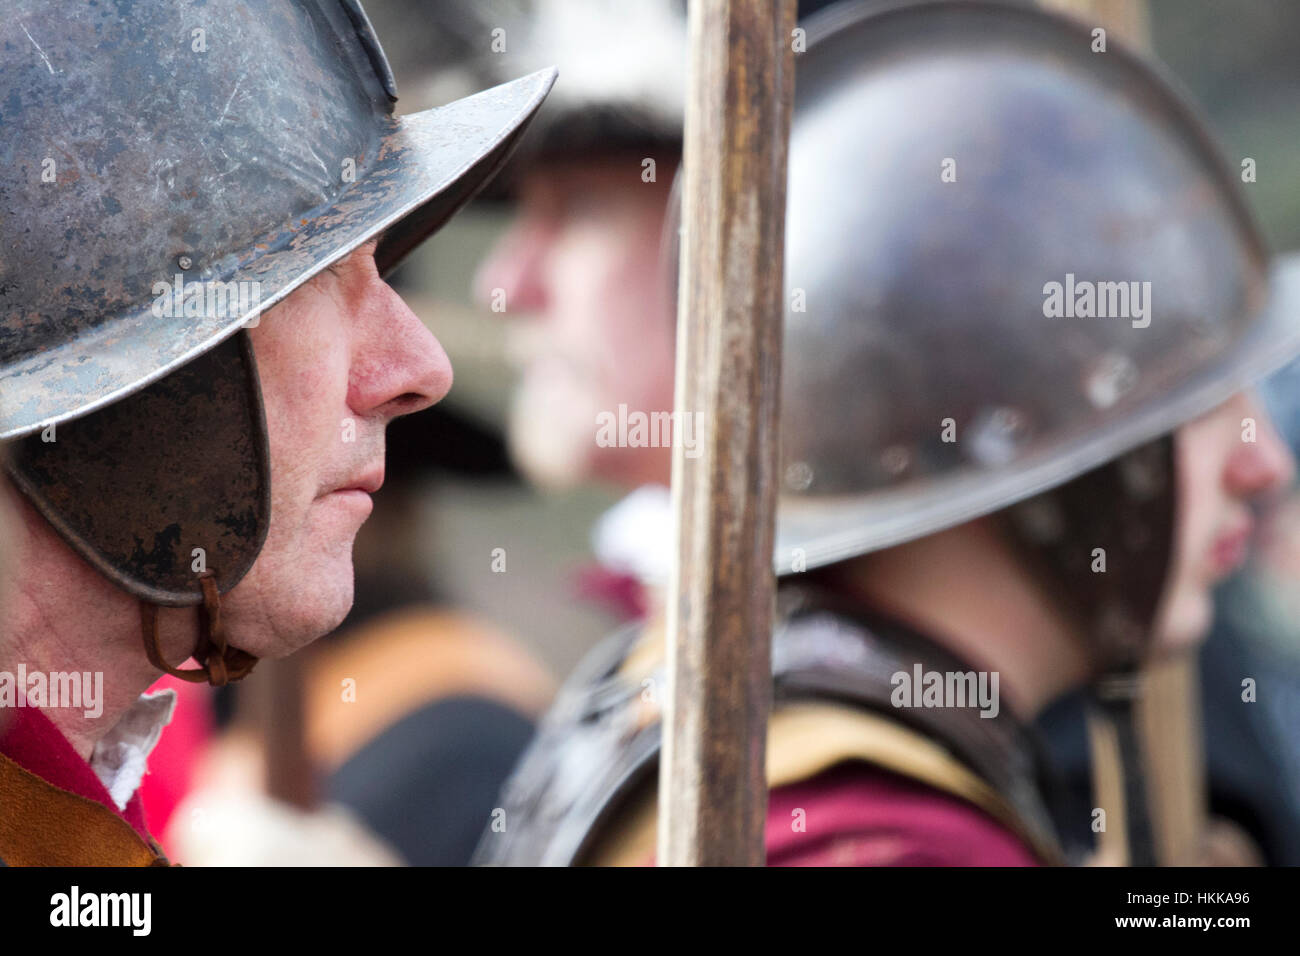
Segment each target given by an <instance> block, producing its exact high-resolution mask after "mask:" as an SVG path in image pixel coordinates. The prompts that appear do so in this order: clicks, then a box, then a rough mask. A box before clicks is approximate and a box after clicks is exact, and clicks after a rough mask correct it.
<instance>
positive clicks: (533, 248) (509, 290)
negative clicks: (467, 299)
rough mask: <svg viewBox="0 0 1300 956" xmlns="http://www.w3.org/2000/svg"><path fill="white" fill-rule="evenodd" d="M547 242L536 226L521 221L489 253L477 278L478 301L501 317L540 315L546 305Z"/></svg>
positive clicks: (475, 282) (475, 293)
mask: <svg viewBox="0 0 1300 956" xmlns="http://www.w3.org/2000/svg"><path fill="white" fill-rule="evenodd" d="M546 245H547V242H546V238H545V236H544V235H543V231H542V230H541V229H540V228H538V227H537V226H535V225H529V224H528V223H526V222H523V221H517V222H516V223H515V224H514V225H512V226H511V227H510V229H509V230H508V231H507V232H506V234H505V235H504V236H502V237H501V238H500V240H498V241H497V244H496V245H495V246H494V247H493V249H492V251H491V252H490V253H488V256H487V258H486V259H484V260H483V263H482V265H480V266H479V268H478V271H477V273H476V274H475V276H474V299H475V301H476V302H478V303H479V305H480V306H482V307H483V308H485V309H488V310H489V311H491V312H495V313H499V314H501V315H505V316H509V315H521V314H524V313H528V312H538V311H540V310H541V309H542V308H543V307H544V306H545V305H546V286H545V283H544V282H543V281H542V264H543V260H544V258H545V254H546Z"/></svg>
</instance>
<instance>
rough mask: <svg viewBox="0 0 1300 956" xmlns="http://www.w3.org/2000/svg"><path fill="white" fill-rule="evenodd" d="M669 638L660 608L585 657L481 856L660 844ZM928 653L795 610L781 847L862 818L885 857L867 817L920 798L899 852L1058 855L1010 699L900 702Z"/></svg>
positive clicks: (786, 652) (628, 855)
mask: <svg viewBox="0 0 1300 956" xmlns="http://www.w3.org/2000/svg"><path fill="white" fill-rule="evenodd" d="M902 640H903V644H906V643H907V641H906V639H905V638H904V639H902ZM662 651H663V635H662V628H661V627H660V626H657V625H656V624H654V623H651V624H650V625H647V626H646V627H645V628H644V629H639V628H629V629H625V630H624V631H622V632H620V633H619V634H616V635H615V636H614V637H612V638H610V639H608V640H607V641H606V642H605V643H604V644H602V645H600V646H599V647H598V648H597V649H596V650H595V651H593V652H592V654H591V655H589V656H588V658H587V659H585V660H584V662H583V663H582V665H580V667H579V668H578V669H577V670H576V671H575V673H574V675H573V676H572V677H571V678H570V679H569V681H568V682H567V683H566V685H565V687H564V688H563V689H562V690H561V693H560V695H559V697H557V700H556V703H555V706H554V707H553V708H552V710H551V712H550V713H549V714H548V715H547V718H546V719H545V720H544V722H543V724H542V727H541V728H540V730H539V733H538V737H537V739H536V741H535V743H534V745H533V746H532V747H531V748H530V751H529V753H528V754H527V755H526V756H525V758H524V760H523V761H522V762H521V764H520V766H519V769H518V770H517V772H516V774H515V775H514V776H513V777H512V779H511V781H510V782H509V783H508V784H507V787H506V789H505V791H504V793H503V805H502V807H501V812H500V813H499V814H498V815H497V816H496V817H495V818H494V825H493V826H492V827H491V828H490V829H489V831H488V832H487V833H485V835H484V837H483V840H482V841H481V843H480V846H479V852H478V855H477V857H476V860H477V862H481V863H507V864H521V865H527V864H567V863H573V862H592V863H597V864H601V863H604V864H617V863H623V864H636V863H642V862H648V861H649V860H650V859H651V858H652V856H653V852H654V837H653V833H654V821H655V818H656V816H657V808H656V804H655V797H656V795H657V794H656V789H657V787H656V784H655V778H656V776H657V774H656V768H657V761H658V751H659V742H660V737H659V735H660V727H659V717H660V711H659V703H660V697H661V696H662V690H663V688H664V687H665V686H666V684H665V681H664V675H663V653H662ZM916 653H918V649H917V647H916V645H915V644H912V645H910V646H902V644H900V643H899V641H897V640H895V639H894V637H893V636H892V635H883V634H877V633H874V632H873V633H870V634H868V633H866V632H864V631H863V630H862V629H860V628H858V627H856V626H854V623H853V622H852V621H851V620H849V619H848V618H845V617H843V616H841V615H838V614H835V613H826V614H823V613H821V612H820V610H819V611H817V613H815V614H813V615H812V616H808V615H806V614H805V615H800V616H798V617H794V616H786V615H784V614H783V617H782V621H781V624H780V626H778V628H777V631H776V635H775V637H774V645H773V667H774V678H775V681H776V706H775V707H774V710H773V714H772V719H771V722H770V724H769V732H768V782H769V786H770V787H771V788H772V789H771V798H770V799H771V804H770V805H771V806H772V807H773V808H776V809H777V810H779V811H780V816H779V818H778V817H769V831H768V837H769V850H770V851H771V853H772V854H773V857H772V862H774V863H776V862H780V860H781V858H782V854H786V853H788V854H790V855H791V859H793V860H797V859H798V858H799V855H800V854H801V853H805V852H809V850H808V848H810V847H813V846H814V844H816V842H817V841H818V840H822V839H826V838H828V837H830V836H832V835H835V836H843V837H849V836H852V835H853V834H855V833H856V834H857V837H856V843H855V844H854V845H856V846H858V847H859V848H861V849H862V850H863V855H862V857H861V858H862V859H863V860H866V859H875V860H877V861H879V860H883V859H886V858H887V856H888V855H887V854H886V853H884V852H883V851H882V850H881V849H880V848H879V847H877V848H876V849H875V850H870V851H868V848H867V846H866V844H867V843H868V842H870V841H867V840H866V839H865V838H864V837H863V835H862V831H863V828H864V821H874V822H872V824H871V825H872V827H873V828H874V829H875V831H876V832H883V831H881V830H880V828H879V823H880V822H881V821H882V820H884V819H885V816H884V814H885V811H887V810H890V809H891V808H894V809H898V808H910V811H909V812H900V813H895V814H894V816H893V817H892V818H890V819H892V821H893V824H894V825H896V826H895V829H896V834H895V836H896V839H895V840H894V843H893V845H894V846H895V847H896V848H900V847H906V848H908V849H907V850H906V852H905V853H903V854H902V855H901V856H900V857H899V859H900V860H908V859H911V860H916V859H917V858H918V857H917V854H918V853H920V854H925V853H929V854H930V856H931V857H932V858H933V859H935V861H936V862H939V861H950V862H959V861H960V860H961V859H962V858H967V857H968V858H970V859H979V860H981V861H983V862H985V863H989V864H995V865H998V864H1001V863H1002V862H1003V860H1005V861H1006V862H1007V863H1011V862H1034V861H1035V860H1038V861H1042V862H1059V861H1060V855H1059V851H1058V850H1057V847H1056V844H1055V838H1054V834H1053V833H1052V832H1051V829H1050V823H1046V822H1045V820H1046V813H1045V811H1044V810H1043V808H1042V807H1041V805H1040V802H1039V801H1038V800H1037V799H1036V793H1035V786H1034V781H1033V779H1032V775H1031V773H1030V770H1031V769H1032V768H1031V767H1030V766H1029V764H1031V763H1032V758H1031V757H1030V756H1029V755H1027V754H1026V753H1025V752H1024V748H1023V747H1022V746H1021V742H1020V738H1019V730H1020V728H1018V726H1017V725H1015V724H1014V722H1013V721H1012V720H1011V719H1010V717H1009V715H1006V714H1005V713H1004V715H1003V716H1002V717H1001V718H1000V719H995V720H984V719H980V718H978V717H975V719H974V720H970V719H964V718H960V717H959V718H957V719H956V720H954V719H953V718H952V716H951V715H938V714H932V715H930V717H931V719H929V722H928V723H924V722H923V723H921V724H919V725H918V724H916V723H912V724H908V723H904V722H903V721H902V720H900V719H899V716H898V714H897V713H896V712H890V707H889V705H888V698H889V690H890V688H889V681H888V674H889V673H892V671H893V669H895V665H897V664H898V663H899V662H900V661H902V660H905V659H906V660H911V659H914V658H915V655H916ZM926 653H928V650H927V652H926ZM940 663H942V662H940ZM873 675H874V676H873ZM882 702H883V703H882ZM972 716H973V715H972ZM993 725H997V727H996V728H995V727H994V726H993ZM841 765H842V767H843V769H841ZM999 768H1001V769H999ZM791 787H794V788H796V789H795V790H793V791H791V790H789V789H788V788H791ZM800 788H802V789H800ZM846 788H847V789H846ZM787 792H795V793H798V794H800V796H801V799H805V800H812V802H813V807H814V808H815V809H816V810H817V816H818V819H819V820H820V821H821V822H820V824H817V825H816V826H815V827H814V828H813V829H812V831H811V835H807V834H809V833H810V831H809V829H808V820H807V818H806V817H805V818H804V819H803V821H802V824H803V826H804V829H803V830H802V831H801V830H799V829H797V827H798V826H799V825H800V821H799V820H797V819H793V818H792V817H790V816H789V811H792V810H794V809H798V807H797V806H791V807H786V805H785V804H784V803H783V802H782V801H783V800H784V795H785V793H787ZM845 794H851V795H852V797H853V801H852V802H854V803H855V808H854V809H853V811H852V812H851V813H844V812H840V808H841V806H842V804H843V803H844V802H845V800H844V795H845ZM827 808H830V809H827ZM803 809H804V810H808V809H809V808H808V807H803ZM814 822H816V821H814ZM792 823H793V824H794V826H795V827H796V829H791V827H792ZM787 835H789V836H790V840H786V837H787ZM955 839H956V840H957V841H958V842H959V843H960V848H959V849H956V850H954V849H953V841H954V840H955ZM791 841H793V842H791ZM796 847H802V848H804V849H802V850H800V849H795V848H796ZM926 847H928V849H926ZM1017 848H1018V851H1019V852H1016V850H1017ZM986 851H987V853H986ZM811 852H813V853H814V854H815V853H816V852H819V851H816V850H813V851H811ZM990 854H991V855H990Z"/></svg>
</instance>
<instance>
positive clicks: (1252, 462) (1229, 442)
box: [1157, 392, 1295, 650]
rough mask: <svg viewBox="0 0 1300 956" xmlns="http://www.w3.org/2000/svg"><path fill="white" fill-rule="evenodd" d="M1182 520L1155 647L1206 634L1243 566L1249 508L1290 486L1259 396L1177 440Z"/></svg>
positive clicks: (1240, 400)
mask: <svg viewBox="0 0 1300 956" xmlns="http://www.w3.org/2000/svg"><path fill="white" fill-rule="evenodd" d="M1175 454H1176V456H1177V469H1178V486H1179V492H1178V493H1179V502H1178V523H1177V531H1176V534H1175V540H1174V560H1173V565H1172V568H1171V570H1170V575H1169V583H1168V585H1167V588H1166V592H1165V599H1164V604H1163V605H1162V608H1161V612H1160V620H1159V621H1158V623H1157V647H1158V649H1160V650H1171V649H1175V648H1181V647H1186V646H1189V645H1191V644H1194V643H1196V642H1197V641H1199V640H1200V639H1202V638H1203V637H1204V636H1205V633H1206V632H1207V630H1208V629H1209V626H1210V623H1211V617H1212V614H1213V610H1214V605H1213V600H1212V591H1213V588H1214V587H1215V585H1217V584H1218V583H1219V582H1220V581H1222V580H1223V579H1224V578H1225V577H1227V576H1228V575H1229V574H1231V573H1232V572H1233V571H1234V570H1236V569H1237V568H1238V567H1240V565H1241V563H1242V561H1243V560H1244V558H1245V557H1246V554H1247V550H1248V548H1249V546H1250V542H1251V536H1252V532H1253V530H1254V519H1253V516H1252V509H1251V503H1252V501H1254V500H1255V499H1258V498H1260V497H1261V496H1265V495H1270V494H1275V493H1277V492H1279V491H1281V490H1283V489H1284V488H1285V487H1286V486H1287V485H1288V484H1290V482H1291V480H1292V478H1293V477H1294V471H1295V463H1294V461H1293V460H1292V458H1291V453H1290V451H1289V450H1288V449H1287V447H1286V445H1285V444H1283V442H1282V440H1281V438H1279V437H1278V435H1277V432H1276V431H1275V430H1274V428H1273V425H1272V422H1271V421H1270V420H1269V417H1268V415H1267V413H1266V412H1265V411H1264V408H1263V406H1262V405H1260V404H1259V403H1258V402H1257V401H1256V400H1255V398H1254V397H1253V396H1252V395H1251V394H1250V393H1247V392H1239V393H1237V394H1236V395H1235V396H1233V397H1232V398H1231V399H1229V400H1228V401H1227V402H1224V403H1223V404H1222V405H1220V406H1218V407H1217V408H1215V409H1213V410H1212V411H1210V412H1208V413H1206V414H1205V415H1202V416H1201V417H1200V418H1197V419H1195V420H1193V421H1191V422H1188V423H1187V424H1186V425H1184V426H1183V427H1182V428H1180V429H1179V430H1178V431H1177V433H1176V436H1175Z"/></svg>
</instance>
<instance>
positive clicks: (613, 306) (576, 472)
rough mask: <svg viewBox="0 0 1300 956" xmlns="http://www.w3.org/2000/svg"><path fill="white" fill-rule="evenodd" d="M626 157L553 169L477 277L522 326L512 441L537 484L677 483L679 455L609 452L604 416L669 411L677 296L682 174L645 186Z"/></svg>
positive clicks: (546, 169) (531, 187)
mask: <svg viewBox="0 0 1300 956" xmlns="http://www.w3.org/2000/svg"><path fill="white" fill-rule="evenodd" d="M644 170H645V167H644V166H643V158H642V157H638V156H634V155H628V156H617V157H608V158H603V159H591V160H584V161H581V162H573V163H564V164H550V165H543V166H541V167H540V168H538V169H535V170H532V171H530V172H529V173H528V174H527V176H526V178H525V179H524V180H523V182H522V184H521V188H520V196H519V206H518V210H517V213H516V217H515V219H514V221H513V223H512V224H511V226H510V228H509V229H508V230H507V231H506V233H505V235H504V236H503V237H502V238H501V240H500V241H499V242H498V243H497V246H496V248H495V249H494V250H493V251H492V253H491V254H490V255H489V257H488V258H487V259H486V260H485V261H484V263H483V265H482V266H481V267H480V269H479V273H478V275H477V277H476V279H475V292H476V295H477V297H478V299H479V300H480V301H481V302H483V303H484V304H486V305H489V306H492V305H493V304H494V303H495V304H496V305H497V311H501V310H502V309H504V314H505V315H506V316H509V317H511V318H514V319H517V320H520V321H516V322H514V323H513V324H512V326H511V334H510V352H511V358H512V361H513V362H514V363H515V364H516V365H517V366H518V368H519V371H520V381H519V387H518V389H517V391H516V393H515V396H514V402H513V410H512V414H511V421H510V443H511V448H512V452H513V453H514V456H515V459H516V461H517V463H518V464H519V465H520V467H521V468H522V469H523V470H524V471H525V472H526V473H527V474H528V475H529V477H530V478H531V479H533V480H534V481H536V482H538V483H540V484H543V485H547V486H552V487H563V486H567V485H572V484H575V483H577V482H580V481H583V480H586V479H591V478H596V479H601V480H605V481H610V482H614V483H617V484H622V485H627V486H629V487H631V486H636V485H640V484H644V483H647V482H660V483H664V484H666V483H667V481H668V473H669V467H670V464H669V463H670V460H671V452H670V450H669V449H668V448H628V447H601V446H600V445H599V444H598V443H597V441H596V436H597V430H598V429H597V416H599V415H600V414H601V413H612V414H613V415H615V416H617V415H618V414H619V406H620V405H625V406H627V411H628V412H642V413H644V414H646V415H650V414H653V413H655V412H666V411H671V410H672V407H673V362H674V344H673V343H674V331H673V314H674V312H673V302H672V299H673V291H672V289H671V288H670V280H669V277H668V276H667V275H666V274H665V271H664V268H663V264H662V262H661V243H662V233H663V226H664V217H665V212H666V209H667V202H668V195H669V192H670V189H671V185H672V180H673V175H674V173H675V168H670V167H669V165H668V163H666V162H663V161H660V162H659V165H658V167H657V168H656V169H655V181H654V182H645V181H644V178H643V174H644Z"/></svg>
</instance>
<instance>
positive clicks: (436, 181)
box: [0, 0, 554, 606]
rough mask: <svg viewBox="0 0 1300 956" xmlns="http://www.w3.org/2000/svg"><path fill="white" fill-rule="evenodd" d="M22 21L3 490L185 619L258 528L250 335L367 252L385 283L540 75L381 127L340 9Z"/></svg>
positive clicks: (370, 80) (478, 179)
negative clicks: (277, 307) (198, 563)
mask: <svg viewBox="0 0 1300 956" xmlns="http://www.w3.org/2000/svg"><path fill="white" fill-rule="evenodd" d="M16 4H17V6H16V9H10V11H9V16H8V17H7V18H6V25H5V26H4V27H0V33H3V42H2V43H0V168H2V169H3V170H4V172H3V173H2V174H0V234H2V235H3V236H4V249H3V256H0V300H2V301H3V303H4V308H3V315H0V440H11V441H13V444H12V447H11V448H10V459H9V461H8V469H9V471H10V474H11V476H12V478H13V480H14V482H15V484H16V485H17V486H18V487H19V488H20V489H21V490H22V491H23V493H24V494H25V495H26V496H27V497H28V498H29V499H30V500H31V502H32V504H33V505H34V506H35V507H36V508H37V509H38V510H39V511H40V512H41V513H42V514H43V515H44V516H45V517H46V518H47V519H48V520H49V521H50V523H51V524H52V525H53V526H54V527H55V528H56V529H57V530H58V531H59V533H60V534H62V535H63V537H64V538H66V539H67V541H68V542H69V543H70V544H71V546H72V547H74V548H75V549H76V550H77V551H78V552H79V553H80V554H81V555H82V556H83V557H84V558H85V559H86V560H87V561H89V562H90V563H91V564H92V565H93V566H94V567H96V568H97V569H98V570H99V571H101V572H102V573H104V574H105V575H107V576H108V577H109V578H110V579H112V580H113V581H114V582H115V583H116V584H118V585H119V586H121V587H123V588H125V589H126V590H128V591H130V592H131V593H133V594H135V595H137V596H139V597H140V598H142V599H143V600H144V601H146V602H152V603H154V604H162V605H176V606H182V605H193V604H197V603H199V602H200V601H205V595H204V588H205V587H207V588H211V587H212V585H213V584H214V583H215V587H216V590H217V591H218V592H219V593H224V592H226V591H229V590H230V589H231V588H233V587H234V586H235V585H236V584H237V583H238V581H239V580H240V578H241V577H242V576H243V574H244V573H245V572H246V571H247V570H248V568H249V567H250V566H251V565H252V563H253V561H254V559H255V558H256V556H257V553H258V551H259V550H260V548H261V546H262V542H263V540H264V538H265V535H266V530H267V525H268V522H269V519H270V514H269V481H270V476H269V473H268V471H269V465H268V449H267V436H266V426H265V422H264V420H263V410H262V405H261V393H260V387H259V385H258V380H257V372H256V366H255V364H254V357H253V354H252V349H251V347H250V345H249V343H248V336H247V333H246V332H243V331H242V330H243V329H244V328H246V327H247V326H248V325H249V324H251V323H252V321H253V320H255V318H256V317H257V316H258V315H259V314H260V312H261V311H262V310H265V309H267V308H269V307H271V306H272V305H274V304H276V303H277V302H280V301H281V300H283V299H284V298H285V297H286V296H287V295H289V293H290V292H292V291H293V290H294V289H296V288H297V287H298V286H300V285H302V284H303V283H304V282H306V281H308V280H309V279H311V278H312V277H313V276H314V275H316V274H317V273H318V272H320V271H321V270H323V269H325V268H326V267H327V266H329V265H330V264H332V263H334V262H336V261H337V260H339V259H341V258H343V257H345V256H347V255H348V254H349V253H350V252H351V251H353V250H354V249H356V248H357V247H358V246H360V245H362V244H363V243H365V242H367V241H369V240H370V239H372V238H375V237H379V244H378V247H377V252H376V258H377V261H378V264H379V267H380V269H381V270H384V271H386V270H388V269H390V268H392V267H393V265H395V264H396V263H397V262H398V260H400V259H401V258H402V257H403V256H404V255H405V254H406V253H407V252H408V251H409V250H410V249H411V248H412V247H413V246H415V245H416V244H417V243H419V242H420V241H421V240H422V239H423V238H424V237H425V236H427V235H428V234H429V233H430V232H431V231H433V230H434V229H436V228H437V227H438V226H440V225H441V224H442V223H443V222H444V221H445V220H446V219H447V218H448V217H449V216H451V215H452V213H453V212H454V211H455V210H456V209H457V208H458V207H460V206H461V205H462V204H463V203H464V202H466V201H467V200H468V199H469V198H470V197H471V196H472V195H473V194H474V193H475V191H476V190H477V189H479V188H480V187H481V186H482V185H483V183H484V182H485V180H486V179H488V178H489V177H490V176H491V175H492V174H493V173H494V172H495V171H496V170H497V169H498V168H499V167H500V165H501V163H502V162H504V160H505V158H506V156H507V155H508V153H509V151H510V150H511V148H512V147H513V145H514V144H515V142H516V140H517V138H518V136H519V135H520V133H521V132H522V130H523V129H524V128H525V126H526V124H527V122H528V120H529V118H530V117H531V116H532V114H533V112H534V111H535V110H536V109H537V107H538V106H539V105H540V103H541V102H542V100H543V99H544V97H545V96H546V94H547V92H548V90H549V89H550V86H551V84H552V82H553V81H554V71H542V72H539V73H536V74H534V75H532V76H528V77H525V78H523V79H521V80H518V81H516V82H513V83H509V84H506V85H503V86H501V87H498V88H496V89H492V90H488V91H487V92H484V93H481V94H479V95H476V96H472V97H469V98H466V99H464V100H460V101H457V102H454V103H451V104H450V105H448V106H445V107H442V108H439V109H433V110H429V111H426V112H423V113H419V114H415V115H411V116H403V117H398V116H396V115H394V103H395V102H396V99H397V97H396V92H395V88H394V83H393V77H392V74H391V72H390V70H389V68H388V64H387V61H386V60H385V57H384V54H383V51H382V50H381V48H380V46H379V42H378V40H377V38H376V37H375V35H374V32H373V31H372V29H371V27H370V23H369V21H368V20H367V18H366V15H365V13H364V11H363V10H362V8H361V6H360V4H359V3H358V2H356V0H209V2H208V3H207V4H205V5H203V6H201V7H190V6H186V5H177V4H174V3H170V2H165V0H137V2H135V3H132V4H128V5H125V6H124V5H120V4H100V5H93V4H92V5H82V4H77V5H73V6H69V5H67V4H62V3H55V2H52V0H16ZM74 420H75V424H69V425H67V426H66V427H63V428H59V429H57V430H54V431H53V432H51V427H52V426H56V425H59V424H60V423H71V422H73V421H74ZM37 433H42V434H37ZM51 438H53V439H54V440H49V439H51ZM43 439H45V440H43ZM198 548H202V549H203V551H204V553H205V554H206V564H207V565H208V567H209V569H210V571H211V579H210V580H209V581H207V582H206V583H205V582H201V581H200V580H198V579H197V578H196V575H195V573H194V571H193V569H192V566H191V563H192V560H193V554H194V552H195V549H198ZM209 597H210V596H209Z"/></svg>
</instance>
